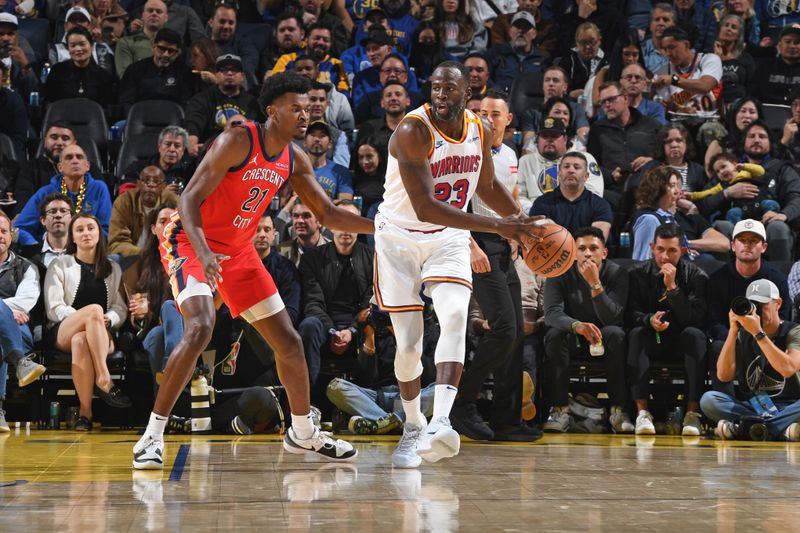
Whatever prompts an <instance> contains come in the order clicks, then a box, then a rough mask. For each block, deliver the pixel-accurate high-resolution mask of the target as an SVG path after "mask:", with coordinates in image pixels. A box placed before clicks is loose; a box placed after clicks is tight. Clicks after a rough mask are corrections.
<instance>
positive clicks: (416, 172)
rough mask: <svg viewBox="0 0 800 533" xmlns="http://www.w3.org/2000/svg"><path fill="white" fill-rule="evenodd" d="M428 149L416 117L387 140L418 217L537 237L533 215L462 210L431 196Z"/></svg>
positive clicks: (517, 236)
mask: <svg viewBox="0 0 800 533" xmlns="http://www.w3.org/2000/svg"><path fill="white" fill-rule="evenodd" d="M430 149H431V136H430V133H429V132H428V130H427V128H426V127H425V125H423V124H422V123H421V122H420V121H418V120H404V121H403V122H401V123H400V125H399V126H398V127H397V129H396V130H395V132H394V135H392V137H391V139H390V140H389V152H390V153H391V154H392V155H393V156H394V157H395V158H396V159H397V162H398V164H399V167H400V177H401V178H402V180H403V186H404V187H405V189H406V193H407V194H408V196H409V198H410V200H411V205H412V206H413V207H414V212H415V213H416V215H417V218H418V219H420V220H421V221H422V222H428V223H430V224H436V225H438V226H446V227H450V228H461V229H466V230H470V231H480V232H484V233H497V234H499V235H502V236H503V237H505V238H508V239H514V240H517V241H523V237H524V240H525V241H529V240H531V239H533V240H539V237H537V236H536V235H535V234H533V233H532V232H531V231H530V228H531V226H532V225H533V222H534V221H535V220H537V218H529V217H528V218H523V217H514V218H513V219H511V218H504V219H496V218H489V217H484V216H480V215H475V214H473V213H465V212H464V211H462V210H461V209H458V208H456V207H453V206H452V205H450V204H449V203H447V202H441V201H439V200H437V199H436V198H434V195H433V183H434V181H433V176H432V175H431V168H430V163H429V161H428V153H429V151H430ZM485 157H486V156H485V155H484V158H485ZM486 165H489V166H491V165H492V162H491V159H489V160H488V161H487V160H486V159H484V162H483V166H486ZM492 179H493V177H492ZM512 201H513V200H512Z"/></svg>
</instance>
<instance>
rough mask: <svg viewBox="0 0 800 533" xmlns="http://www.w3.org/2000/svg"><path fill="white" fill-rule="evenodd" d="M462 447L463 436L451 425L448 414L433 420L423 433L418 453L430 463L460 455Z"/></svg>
mask: <svg viewBox="0 0 800 533" xmlns="http://www.w3.org/2000/svg"><path fill="white" fill-rule="evenodd" d="M460 449H461V437H460V436H459V434H458V433H456V430H454V429H453V428H452V426H450V419H449V418H447V417H446V416H440V417H439V418H437V419H435V420H433V421H431V423H430V425H429V426H428V430H427V431H426V432H425V433H424V434H423V435H422V438H421V439H420V441H419V445H418V446H417V454H418V455H419V456H420V457H422V458H423V459H424V460H425V461H427V462H429V463H435V462H436V461H440V460H442V459H446V458H448V457H453V456H454V455H458V452H459V450H460Z"/></svg>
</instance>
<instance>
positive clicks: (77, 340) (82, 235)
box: [44, 213, 131, 431]
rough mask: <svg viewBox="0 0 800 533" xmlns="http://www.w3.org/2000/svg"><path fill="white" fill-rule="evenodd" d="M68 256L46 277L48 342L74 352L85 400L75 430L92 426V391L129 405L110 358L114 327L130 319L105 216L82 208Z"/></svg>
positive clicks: (74, 221) (73, 223) (75, 371)
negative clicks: (113, 375) (109, 251)
mask: <svg viewBox="0 0 800 533" xmlns="http://www.w3.org/2000/svg"><path fill="white" fill-rule="evenodd" d="M66 252H67V253H66V255H63V256H61V257H58V258H56V259H55V260H54V261H53V262H52V263H51V264H50V267H49V268H48V269H47V275H46V276H45V280H44V290H45V295H44V296H45V309H46V310H47V319H48V322H49V330H48V341H49V344H50V345H51V346H53V347H54V348H56V349H57V350H61V351H62V352H67V353H70V354H72V381H73V383H74V384H75V391H76V392H77V394H78V400H79V401H80V418H79V419H78V422H77V425H76V426H75V429H76V430H77V431H89V430H90V429H92V391H93V390H94V391H95V392H96V393H97V394H98V396H100V398H101V399H102V400H103V401H105V402H106V403H107V404H108V405H110V406H112V407H118V408H123V407H130V405H131V401H130V399H129V398H128V397H127V396H126V395H125V394H124V393H123V392H122V391H121V390H120V389H119V388H118V387H116V386H115V385H114V382H113V381H112V380H111V374H110V373H109V371H108V365H107V364H106V357H108V354H109V353H111V352H112V351H113V349H114V342H113V339H112V338H111V333H110V332H111V330H115V329H118V328H119V327H120V326H121V325H122V323H123V322H124V321H125V317H126V306H125V300H124V299H123V298H122V295H121V293H120V284H121V280H122V273H121V271H120V267H119V265H118V264H116V263H114V262H111V261H109V259H108V256H107V253H106V240H105V237H104V236H103V232H102V230H101V226H100V221H99V220H97V218H96V217H94V216H93V215H90V214H88V213H79V214H78V215H76V216H75V218H73V219H72V221H71V222H70V224H69V229H68V230H67V249H66Z"/></svg>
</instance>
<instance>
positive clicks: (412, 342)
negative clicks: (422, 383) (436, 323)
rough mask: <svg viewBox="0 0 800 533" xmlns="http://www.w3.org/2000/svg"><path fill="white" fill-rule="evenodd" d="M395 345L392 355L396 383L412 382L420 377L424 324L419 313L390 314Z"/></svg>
mask: <svg viewBox="0 0 800 533" xmlns="http://www.w3.org/2000/svg"><path fill="white" fill-rule="evenodd" d="M391 319H392V327H393V328H394V337H395V340H396V344H397V350H396V352H395V354H394V375H395V376H396V377H397V381H402V382H408V381H414V380H415V379H417V378H418V377H420V376H421V375H422V361H421V360H420V359H421V358H422V333H423V331H424V327H425V326H424V322H423V320H422V313H421V312H420V311H410V312H407V313H391Z"/></svg>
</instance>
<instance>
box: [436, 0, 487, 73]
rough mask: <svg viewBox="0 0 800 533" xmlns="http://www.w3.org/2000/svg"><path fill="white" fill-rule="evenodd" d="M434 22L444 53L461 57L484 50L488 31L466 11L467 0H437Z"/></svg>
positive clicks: (457, 57)
mask: <svg viewBox="0 0 800 533" xmlns="http://www.w3.org/2000/svg"><path fill="white" fill-rule="evenodd" d="M434 23H435V24H436V26H437V28H438V30H439V41H440V42H441V43H442V49H443V50H444V52H445V53H446V54H448V55H450V56H453V57H454V58H456V59H461V58H462V57H464V56H465V55H467V54H468V53H470V52H476V51H477V52H482V51H484V50H486V45H487V44H488V32H487V31H486V28H484V27H483V26H480V25H478V24H477V23H476V22H475V21H474V20H473V19H472V17H471V16H470V15H469V14H468V13H467V0H437V1H436V17H435V18H434Z"/></svg>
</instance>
